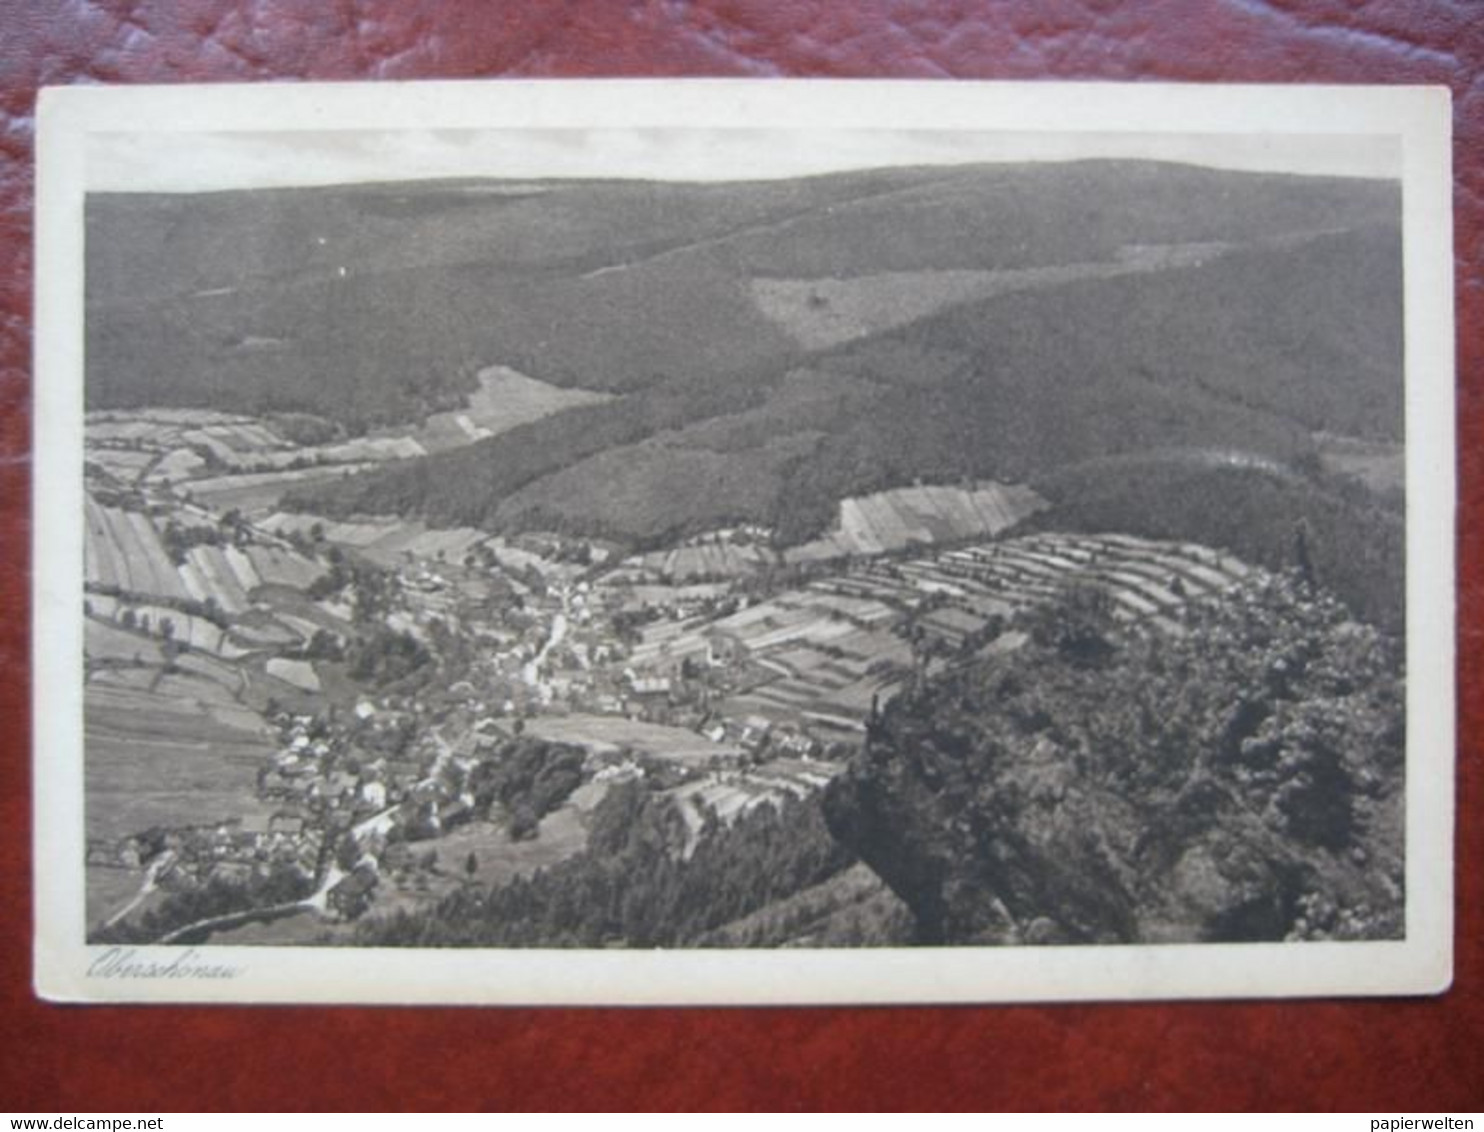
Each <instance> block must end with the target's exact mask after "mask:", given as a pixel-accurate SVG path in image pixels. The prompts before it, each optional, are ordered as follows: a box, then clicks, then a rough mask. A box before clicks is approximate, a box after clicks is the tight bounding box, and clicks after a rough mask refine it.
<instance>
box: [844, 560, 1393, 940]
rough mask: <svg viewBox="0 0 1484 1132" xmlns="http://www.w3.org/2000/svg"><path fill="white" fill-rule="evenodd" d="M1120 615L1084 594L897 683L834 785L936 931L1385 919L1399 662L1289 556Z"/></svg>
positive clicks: (1380, 933)
mask: <svg viewBox="0 0 1484 1132" xmlns="http://www.w3.org/2000/svg"><path fill="white" fill-rule="evenodd" d="M1187 618H1188V620H1187V628H1188V633H1187V634H1186V635H1185V636H1183V637H1160V638H1144V637H1135V638H1128V637H1121V636H1119V635H1118V634H1117V633H1116V632H1115V631H1114V630H1113V629H1112V627H1111V623H1110V622H1108V621H1106V620H1105V619H1104V616H1103V612H1102V611H1101V610H1100V609H1098V608H1097V605H1096V602H1094V601H1092V600H1090V599H1088V598H1086V597H1085V596H1083V595H1073V596H1072V597H1070V598H1069V599H1068V601H1067V602H1065V603H1063V604H1062V605H1060V606H1057V607H1053V608H1052V609H1050V610H1049V611H1047V612H1046V613H1045V614H1044V615H1043V616H1041V617H1040V618H1038V620H1037V622H1036V623H1035V624H1034V625H1033V626H1031V629H1032V632H1031V637H1030V640H1029V642H1028V643H1027V644H1026V645H1025V646H1023V647H1022V648H1020V649H1019V650H1017V651H1015V652H1013V653H1011V654H1008V655H1005V656H1001V657H997V658H993V659H988V660H984V661H981V662H978V663H975V664H973V665H971V666H969V667H966V668H964V669H961V670H958V671H955V672H952V673H951V674H948V675H946V676H944V677H942V678H940V679H937V680H935V681H932V682H930V683H927V684H926V685H924V686H922V687H919V688H918V689H916V690H915V691H912V692H909V693H906V694H904V695H902V696H900V697H899V698H898V699H897V700H895V701H894V702H893V703H892V704H891V705H890V706H889V707H888V708H887V710H886V712H885V714H884V717H883V718H881V719H880V720H878V721H877V722H876V723H875V724H874V725H873V727H872V729H871V734H870V738H869V741H868V743H867V746H866V748H865V750H864V751H863V753H862V754H861V755H860V756H858V758H857V760H856V762H855V763H854V764H853V765H852V767H851V768H850V770H849V772H848V773H847V774H845V775H843V776H841V777H840V778H839V779H837V780H836V781H835V782H834V783H833V784H832V785H831V786H830V788H829V790H828V793H827V795H826V798H825V813H826V818H827V820H828V822H829V825H830V828H831V831H832V832H833V833H834V834H835V835H836V836H837V837H839V838H840V839H841V840H842V841H843V842H844V843H845V844H846V845H847V846H848V847H849V848H850V849H851V850H852V851H853V852H855V853H856V854H857V855H858V856H860V857H861V859H862V860H864V861H865V862H866V863H867V864H869V865H870V866H871V867H872V868H873V869H874V870H875V871H876V872H877V873H879V874H880V875H881V877H882V878H883V879H884V880H885V881H886V882H887V883H888V885H890V887H891V888H892V889H893V890H894V891H895V892H896V893H897V895H898V896H900V897H901V898H902V900H903V901H905V902H906V903H907V905H908V906H909V907H910V908H911V909H912V912H913V915H914V917H915V919H916V923H917V931H918V936H919V939H920V940H921V941H922V942H927V943H948V944H967V943H1060V942H1065V943H1089V942H1099V943H1131V942H1140V941H1142V942H1154V941H1167V942H1174V941H1223V940H1226V941H1237V940H1282V939H1287V938H1337V939H1351V938H1392V937H1396V936H1398V935H1400V934H1401V933H1402V930H1403V899H1402V888H1401V886H1402V883H1403V869H1402V852H1403V837H1402V811H1403V783H1402V767H1403V753H1404V749H1405V738H1404V735H1405V727H1404V716H1403V710H1404V707H1403V680H1402V677H1401V675H1400V671H1401V669H1400V663H1401V662H1400V658H1399V654H1398V650H1397V648H1396V646H1395V644H1394V642H1393V641H1392V640H1390V639H1389V638H1387V637H1384V636H1383V635H1381V634H1380V633H1378V632H1377V631H1376V630H1374V629H1372V628H1370V627H1368V626H1366V625H1364V624H1362V623H1360V622H1357V621H1355V620H1354V619H1352V618H1351V616H1350V615H1349V614H1348V613H1347V612H1346V610H1345V609H1344V607H1343V606H1341V605H1340V604H1339V603H1337V602H1336V601H1334V600H1333V599H1331V598H1330V597H1328V596H1327V595H1325V594H1324V593H1322V592H1320V591H1317V590H1315V589H1313V588H1311V587H1310V586H1309V585H1308V584H1307V583H1305V582H1303V581H1301V580H1299V579H1298V578H1297V577H1296V576H1288V575H1285V576H1268V575H1264V576H1262V577H1260V578H1259V579H1257V580H1254V581H1253V582H1251V583H1250V584H1249V585H1248V586H1247V587H1246V588H1245V589H1244V590H1242V591H1237V592H1234V593H1231V594H1228V595H1226V596H1225V597H1223V598H1222V599H1221V600H1219V601H1216V602H1212V603H1207V604H1197V605H1193V606H1191V607H1190V609H1189V612H1188V614H1187Z"/></svg>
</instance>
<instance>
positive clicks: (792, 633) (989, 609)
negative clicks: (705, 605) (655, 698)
mask: <svg viewBox="0 0 1484 1132" xmlns="http://www.w3.org/2000/svg"><path fill="white" fill-rule="evenodd" d="M1250 569H1251V568H1250V567H1248V566H1246V565H1245V564H1244V563H1242V562H1240V561H1239V560H1237V559H1236V558H1234V557H1232V556H1231V555H1228V554H1223V553H1220V552H1217V551H1214V550H1210V549H1207V548H1205V547H1199V546H1193V545H1188V544H1183V543H1170V542H1156V541H1153V540H1148V539H1139V538H1134V537H1132V536H1124V535H1096V536H1090V535H1069V534H1060V533H1050V534H1038V535H1027V536H1023V537H1020V538H1013V539H1007V540H1005V541H1000V542H990V543H985V544H983V545H980V546H971V547H967V548H964V549H958V550H949V551H944V552H940V553H939V554H936V555H932V556H928V557H923V558H916V559H910V560H907V561H891V560H880V559H878V560H875V561H872V562H870V563H868V564H867V565H865V566H862V567H860V568H859V569H856V570H853V571H850V572H848V573H845V574H841V575H839V576H837V577H833V578H828V579H821V580H819V581H815V582H812V583H810V584H809V585H808V586H807V587H804V588H803V589H798V590H790V591H787V592H785V593H782V594H779V595H776V596H775V597H772V598H770V599H769V600H767V601H763V602H759V603H758V604H756V605H752V606H749V607H748V608H746V609H743V610H740V611H738V612H736V613H733V614H731V615H729V616H726V617H722V618H718V619H715V620H711V621H707V620H704V619H702V618H699V617H697V618H693V619H691V620H689V621H684V622H658V623H655V624H653V625H649V626H646V627H645V628H644V630H643V632H642V636H641V642H640V644H639V645H638V646H636V647H635V649H634V651H633V654H632V656H631V658H630V659H631V662H632V663H633V664H634V665H635V666H636V667H639V668H646V669H650V670H656V671H666V670H673V669H674V668H675V667H677V666H678V665H679V664H680V663H681V662H682V661H684V660H691V661H693V662H706V661H711V662H715V663H739V662H740V663H746V664H748V665H751V666H754V668H755V669H756V670H760V671H763V672H771V673H774V674H775V675H776V678H775V679H771V680H766V681H765V682H762V683H760V684H758V685H757V686H755V687H752V688H750V689H749V690H748V691H746V692H744V693H741V694H738V695H734V696H732V697H730V698H729V699H728V700H727V701H725V703H724V704H723V709H724V711H725V712H726V713H727V714H728V715H729V716H732V717H734V718H737V717H743V716H749V715H756V716H760V717H762V718H764V719H768V720H770V721H772V722H775V723H803V724H805V725H806V726H807V725H813V726H818V727H822V728H825V729H827V730H839V731H853V732H859V731H860V730H862V728H863V726H864V721H865V719H866V718H867V716H868V715H869V713H870V710H871V705H872V703H873V702H874V701H876V700H877V699H878V698H885V697H886V695H887V694H888V693H889V692H890V690H891V688H892V687H893V686H894V685H895V684H897V683H898V682H900V681H901V680H902V679H903V678H904V677H905V676H906V675H907V674H908V673H909V672H910V671H911V669H912V666H913V664H914V663H915V651H914V646H913V645H912V644H911V643H909V641H908V639H907V638H908V635H909V634H915V635H916V636H917V638H918V640H919V644H918V647H919V648H931V649H933V650H936V651H935V655H936V654H937V653H943V652H946V653H950V654H952V653H961V652H962V651H963V650H965V649H970V650H972V649H977V648H981V647H985V646H988V647H990V648H995V647H998V646H999V645H1000V643H1001V642H1004V641H1006V640H1010V639H1012V634H1011V633H1005V634H1004V636H1002V637H999V638H998V640H996V635H997V633H999V631H1000V630H1002V629H1003V628H1005V626H1006V624H1007V622H1009V620H1010V619H1011V618H1013V617H1014V616H1015V615H1016V614H1018V613H1021V612H1023V611H1026V610H1029V609H1031V608H1033V607H1035V606H1037V605H1039V604H1042V603H1044V602H1046V601H1047V600H1049V599H1051V598H1052V597H1054V596H1055V595H1057V594H1059V593H1061V592H1063V591H1064V590H1065V589H1066V588H1067V587H1068V586H1072V585H1086V586H1092V587H1095V588H1098V589H1101V590H1104V591H1105V592H1106V593H1107V594H1108V595H1109V597H1110V598H1111V600H1112V603H1113V612H1114V615H1115V616H1116V617H1118V618H1119V619H1121V620H1122V621H1124V622H1126V623H1129V624H1135V623H1138V624H1142V625H1146V626H1148V627H1149V628H1151V629H1153V630H1155V631H1158V632H1165V633H1180V632H1182V631H1183V629H1182V627H1181V625H1180V623H1179V618H1178V613H1179V609H1180V607H1181V606H1182V605H1183V604H1184V603H1185V602H1187V601H1189V600H1191V599H1193V598H1196V597H1200V596H1203V595H1206V594H1210V593H1215V592H1220V591H1222V590H1225V589H1227V588H1230V587H1231V586H1234V585H1236V584H1237V583H1238V582H1239V581H1240V580H1241V579H1242V578H1244V577H1245V576H1246V575H1247V574H1248V573H1249V572H1250ZM991 642H994V643H991Z"/></svg>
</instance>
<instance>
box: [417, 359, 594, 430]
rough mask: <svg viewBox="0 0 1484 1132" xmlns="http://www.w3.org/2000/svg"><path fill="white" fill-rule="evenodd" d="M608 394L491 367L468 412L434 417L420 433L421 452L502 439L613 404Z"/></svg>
mask: <svg viewBox="0 0 1484 1132" xmlns="http://www.w3.org/2000/svg"><path fill="white" fill-rule="evenodd" d="M612 399H613V395H612V394H610V393H599V392H596V391H594V390H591V389H564V388H563V387H562V386H560V385H552V384H551V383H550V382H546V381H539V380H537V379H536V378H534V377H527V376H526V375H525V374H523V373H521V372H520V371H519V370H515V369H511V368H510V367H509V366H503V365H494V366H487V367H486V368H485V369H482V370H480V371H479V388H478V389H477V390H475V391H474V392H473V393H471V394H470V395H469V405H468V407H467V408H465V409H462V410H458V411H455V412H447V413H434V414H433V415H432V416H430V417H429V418H428V420H427V422H426V424H425V425H424V426H423V428H422V429H421V430H420V431H419V432H418V433H417V434H416V437H415V438H416V440H417V442H418V443H419V444H421V445H422V446H423V447H425V448H427V449H429V450H433V451H437V450H440V449H445V448H456V447H458V446H460V445H462V444H472V443H473V442H474V441H476V440H484V439H485V438H487V437H491V436H498V435H499V434H500V433H502V432H509V431H510V430H511V429H513V428H517V427H519V426H520V425H523V424H529V423H530V422H532V421H539V420H540V419H541V418H542V417H549V416H551V415H552V414H553V413H559V412H562V411H563V410H564V409H571V408H575V407H576V406H578V405H595V404H598V403H600V402H603V401H611V400H612Z"/></svg>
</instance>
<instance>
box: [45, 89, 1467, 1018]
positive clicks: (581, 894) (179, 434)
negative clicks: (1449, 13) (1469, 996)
mask: <svg viewBox="0 0 1484 1132" xmlns="http://www.w3.org/2000/svg"><path fill="white" fill-rule="evenodd" d="M502 87H503V88H505V89H504V90H502ZM356 91H360V93H361V94H362V95H364V97H363V98H357V97H355V93H356ZM63 94H65V95H67V96H69V97H68V98H66V99H63V98H58V99H55V100H54V101H53V103H52V104H51V105H52V108H53V110H54V112H53V115H52V120H51V122H50V123H49V122H48V121H47V118H46V116H45V109H46V108H44V114H43V126H44V128H51V129H52V133H51V134H50V135H48V134H47V133H45V132H44V133H43V150H42V158H43V164H42V189H43V192H42V193H41V194H39V195H41V197H42V199H43V200H48V201H49V202H50V203H49V204H48V207H49V208H52V209H53V212H52V213H51V216H50V218H47V217H43V221H42V239H43V243H42V245H41V249H42V254H41V255H40V256H39V262H38V279H39V283H38V305H39V311H38V315H39V319H40V327H41V330H40V340H39V341H38V374H39V378H38V397H39V398H40V399H41V400H42V402H43V403H42V404H40V405H39V406H38V426H37V445H36V447H37V450H38V453H40V457H39V458H40V459H42V460H43V461H44V463H43V464H41V465H40V471H39V473H38V487H37V491H38V496H37V499H38V505H37V520H38V525H39V530H38V576H37V587H38V595H39V596H38V605H37V608H38V616H39V617H40V618H41V622H40V623H41V625H42V626H43V629H44V630H45V631H44V632H43V633H41V634H39V637H40V638H41V640H40V644H39V646H38V648H39V650H40V653H39V654H38V660H37V665H38V668H37V671H38V673H51V674H54V679H45V678H43V679H41V680H39V682H38V696H39V697H40V698H39V700H38V711H37V713H36V714H37V718H38V728H39V731H38V745H37V764H38V799H37V818H36V822H37V839H38V842H37V843H38V865H37V868H38V882H39V884H38V888H39V889H40V890H42V891H44V892H45V893H46V894H47V895H46V896H45V897H44V899H45V901H46V907H44V908H42V909H40V910H39V922H38V984H39V985H40V986H41V987H42V990H43V993H47V991H48V989H50V991H51V993H52V994H53V996H55V997H63V998H83V999H87V998H97V999H110V998H113V999H119V998H122V999H130V1000H134V999H140V998H146V999H147V998H150V997H152V996H158V997H161V998H184V999H188V1000H189V999H201V1000H210V999H216V998H226V999H237V1000H240V999H247V1000H263V1001H269V1000H278V999H283V1000H330V1001H424V1000H431V1001H453V1002H457V1001H470V1002H475V1001H589V1002H620V1001H737V1002H747V1001H816V1000H827V1001H828V1000H832V1001H900V1000H914V999H916V1000H924V1001H934V1000H936V1001H941V1000H958V999H962V1000H975V999H997V998H1022V997H1040V998H1069V997H1070V998H1120V997H1158V996H1164V997H1173V996H1210V995H1243V996H1252V995H1264V994H1297V993H1402V992H1413V993H1415V992H1418V991H1427V990H1438V989H1442V987H1444V986H1446V982H1447V978H1448V974H1447V971H1448V955H1449V933H1450V931H1451V928H1450V926H1449V925H1450V922H1451V921H1450V908H1449V905H1450V902H1451V868H1452V856H1451V853H1452V849H1451V833H1450V831H1451V821H1452V814H1451V776H1452V766H1453V750H1452V731H1451V729H1452V687H1451V681H1452V666H1451V655H1452V654H1451V649H1452V588H1451V587H1452V583H1451V578H1452V574H1451V569H1452V564H1451V558H1450V555H1451V549H1452V527H1451V523H1452V511H1451V507H1452V492H1453V483H1452V476H1453V462H1452V444H1453V434H1452V404H1451V398H1452V395H1453V393H1452V369H1451V366H1452V343H1451V341H1450V340H1449V338H1448V333H1449V330H1450V328H1451V321H1450V319H1451V312H1450V310H1449V305H1450V299H1449V293H1450V292H1449V290H1448V289H1449V286H1450V278H1451V275H1450V271H1451V268H1450V261H1449V259H1448V258H1447V257H1448V254H1449V251H1448V246H1449V245H1448V224H1447V216H1446V214H1442V215H1439V214H1438V212H1437V204H1438V202H1439V201H1441V202H1443V205H1444V207H1445V208H1446V202H1447V199H1448V197H1447V194H1448V177H1447V135H1446V129H1447V125H1446V123H1447V103H1446V100H1445V99H1444V100H1441V101H1439V100H1438V99H1436V98H1432V99H1430V98H1429V97H1428V95H1427V92H1421V91H1406V90H1396V91H1393V92H1389V93H1379V92H1377V91H1375V90H1367V89H1361V90H1357V91H1356V92H1354V93H1353V95H1347V94H1345V93H1344V92H1340V91H1337V90H1331V91H1328V92H1322V93H1321V92H1313V91H1309V92H1305V91H1303V90H1301V89H1298V88H1294V89H1291V90H1289V91H1287V92H1279V91H1276V90H1273V89H1268V90H1262V89H1252V90H1248V91H1246V92H1245V93H1244V92H1242V91H1238V90H1229V91H1223V90H1221V89H1220V88H1206V89H1205V90H1204V91H1202V92H1201V93H1200V94H1199V95H1198V96H1197V95H1195V94H1191V95H1190V97H1189V98H1188V99H1186V98H1185V97H1184V96H1183V95H1181V94H1176V93H1173V92H1172V91H1163V92H1162V91H1160V90H1158V89H1157V88H1156V89H1152V90H1151V89H1147V88H1146V89H1145V90H1144V91H1142V92H1133V91H1127V92H1119V91H1116V90H1113V89H1106V90H1097V91H1090V90H1089V88H1086V87H1082V88H1076V87H1055V86H1042V87H1039V88H1036V87H1016V88H1009V89H1000V88H996V87H994V86H991V85H979V84H921V83H914V84H895V86H893V85H890V84H880V83H856V84H851V83H833V84H830V83H824V84H809V83H792V84H790V83H736V82H731V83H722V82H709V83H708V82H692V83H680V82H670V83H648V84H643V83H641V84H623V83H610V84H591V83H589V84H583V83H546V84H481V85H474V86H470V87H468V88H467V89H464V90H461V89H460V87H459V85H458V84H442V85H439V86H437V87H436V88H435V89H434V90H433V91H432V92H431V93H430V92H429V90H428V89H427V88H423V89H421V90H419V89H418V88H417V87H416V86H410V87H407V88H405V89H404V88H400V87H398V86H397V85H396V84H385V85H384V86H382V87H381V88H380V89H378V90H375V91H374V92H370V91H366V90H363V89H362V88H342V89H341V90H339V91H335V90H333V89H332V88H315V87H305V88H297V89H296V88H279V89H278V90H276V91H261V90H260V91H253V92H250V93H249V92H247V91H243V90H236V89H233V88H218V89H216V90H214V91H195V92H188V91H187V90H184V89H182V90H177V91H174V92H170V91H167V90H164V89H163V88H162V89H159V90H147V89H146V90H142V91H137V92H135V91H117V92H108V91H94V92H87V91H78V92H71V91H69V92H63ZM121 95H123V96H135V102H136V103H137V104H135V105H130V98H129V97H124V98H123V99H122V101H121V104H120V103H115V104H113V105H109V98H110V97H112V98H113V99H119V98H120V96H121ZM435 95H436V97H435ZM296 99H298V101H296ZM1125 104H1126V105H1125ZM1121 107H1122V109H1121ZM167 111H171V112H169V113H167ZM176 111H178V113H177V112H176ZM481 114H483V115H484V117H481ZM1120 115H1122V116H1120ZM1038 118H1039V119H1040V120H1039V121H1038ZM51 139H55V142H54V144H52V146H51V149H50V150H48V149H47V148H46V147H47V145H48V143H49V141H50V140H51ZM1439 139H1441V140H1439ZM49 158H50V163H48V159H49ZM47 190H50V191H47ZM48 469H55V473H54V474H49V471H48ZM50 493H55V494H50ZM41 654H45V655H44V656H43V655H41ZM42 968H45V969H46V971H47V972H48V973H47V974H45V975H44V976H43V974H42V973H41V969H42Z"/></svg>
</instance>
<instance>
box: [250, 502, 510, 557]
mask: <svg viewBox="0 0 1484 1132" xmlns="http://www.w3.org/2000/svg"><path fill="white" fill-rule="evenodd" d="M258 525H259V526H260V527H261V528H262V529H263V530H265V531H270V532H272V533H273V534H277V535H283V536H287V535H290V534H294V533H298V534H301V535H304V536H306V537H313V535H314V534H315V533H316V532H318V533H319V534H320V535H321V536H322V537H323V538H324V539H325V541H326V542H333V543H338V544H340V545H341V546H348V547H353V548H354V549H356V550H358V551H360V552H361V553H362V554H364V555H366V557H368V558H370V559H371V560H372V561H374V562H378V563H380V564H381V565H383V566H395V565H397V564H398V563H399V562H401V561H403V560H405V559H406V558H408V557H412V558H425V559H447V560H449V561H453V562H457V561H460V560H461V559H462V558H463V557H464V555H466V554H468V553H469V552H470V551H471V550H473V549H474V548H475V547H476V546H479V545H480V544H482V543H483V542H485V541H486V540H487V539H488V538H489V532H487V531H480V530H476V529H474V528H473V527H453V528H447V529H445V528H430V527H428V526H426V525H425V524H423V523H421V522H418V521H416V520H403V519H381V520H370V519H368V520H365V521H362V522H356V523H337V522H330V521H326V520H322V519H319V518H317V517H316V516H314V515H297V514H292V513H289V512H277V513H275V514H273V515H269V516H268V517H267V518H265V519H263V520H262V521H260V522H259V524H258Z"/></svg>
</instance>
